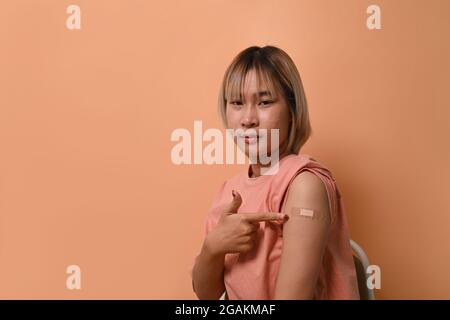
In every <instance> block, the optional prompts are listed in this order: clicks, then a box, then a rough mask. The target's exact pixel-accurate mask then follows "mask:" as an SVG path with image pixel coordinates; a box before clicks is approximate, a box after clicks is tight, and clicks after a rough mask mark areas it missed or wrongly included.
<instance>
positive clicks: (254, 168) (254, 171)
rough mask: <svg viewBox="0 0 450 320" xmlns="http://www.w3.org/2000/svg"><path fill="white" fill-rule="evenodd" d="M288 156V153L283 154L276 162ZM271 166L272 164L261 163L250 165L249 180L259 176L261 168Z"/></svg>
mask: <svg viewBox="0 0 450 320" xmlns="http://www.w3.org/2000/svg"><path fill="white" fill-rule="evenodd" d="M288 155H289V153H284V154H282V155H280V156H279V159H278V161H280V160H281V159H283V158H284V157H286V156H288ZM273 165H274V163H272V162H269V163H268V164H261V163H254V164H251V165H250V172H249V177H250V178H256V177H259V176H260V175H261V168H267V167H271V166H273Z"/></svg>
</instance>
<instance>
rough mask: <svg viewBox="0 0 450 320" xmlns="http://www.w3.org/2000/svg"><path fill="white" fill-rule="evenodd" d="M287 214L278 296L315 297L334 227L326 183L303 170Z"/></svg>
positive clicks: (295, 182) (294, 184) (293, 185)
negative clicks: (331, 226)
mask: <svg viewBox="0 0 450 320" xmlns="http://www.w3.org/2000/svg"><path fill="white" fill-rule="evenodd" d="M284 213H286V214H287V215H289V220H288V221H286V222H285V224H284V226H283V249H282V254H281V261H280V269H279V273H278V278H277V283H276V289H275V296H274V299H276V300H277V299H285V300H297V299H313V296H314V291H315V288H316V285H317V280H318V277H319V273H320V269H321V265H322V257H323V254H324V251H325V247H326V243H327V240H328V232H329V229H330V220H331V219H330V206H329V201H328V196H327V190H326V188H325V185H324V184H323V182H322V181H321V180H320V178H319V177H318V176H316V175H315V174H314V173H312V172H309V171H303V172H301V173H300V174H298V175H297V176H296V177H295V178H294V180H293V181H292V183H291V185H290V188H289V190H288V194H287V199H286V204H285V209H284Z"/></svg>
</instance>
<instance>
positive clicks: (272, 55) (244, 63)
mask: <svg viewBox="0 0 450 320" xmlns="http://www.w3.org/2000/svg"><path fill="white" fill-rule="evenodd" d="M250 70H255V72H256V75H257V76H256V79H257V88H258V92H259V91H260V84H261V82H262V83H264V85H265V86H266V88H267V91H268V92H269V95H270V96H271V97H272V98H274V99H276V98H277V96H276V92H277V91H279V92H282V94H283V95H284V98H285V100H286V102H287V104H288V107H289V110H290V115H291V122H290V124H289V130H288V131H289V136H288V143H287V147H286V150H287V152H288V153H295V154H298V153H299V151H300V148H301V147H302V146H303V145H304V144H305V143H306V141H307V140H308V138H309V137H310V135H311V134H312V129H311V124H310V121H309V113H308V104H307V101H306V96H305V92H304V90H303V84H302V80H301V78H300V74H299V72H298V70H297V67H296V66H295V64H294V62H293V61H292V59H291V58H290V57H289V55H288V54H287V53H286V52H284V51H283V50H281V49H279V48H277V47H274V46H265V47H262V48H261V47H258V46H252V47H249V48H247V49H245V50H243V51H241V52H240V53H239V54H238V55H237V56H236V57H235V58H234V59H233V61H232V62H231V64H230V65H229V66H228V68H227V70H226V71H225V75H224V77H223V80H222V85H221V87H220V92H219V104H218V107H219V114H220V117H221V119H222V122H223V124H224V126H225V127H227V125H228V124H227V118H226V107H227V101H230V100H235V99H239V100H243V91H244V90H243V89H244V83H245V77H246V75H247V73H248V72H249V71H250ZM275 89H276V90H275Z"/></svg>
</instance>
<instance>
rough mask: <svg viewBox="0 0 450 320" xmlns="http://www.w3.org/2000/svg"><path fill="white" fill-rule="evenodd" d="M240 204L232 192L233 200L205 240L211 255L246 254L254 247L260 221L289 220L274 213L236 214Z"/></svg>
mask: <svg viewBox="0 0 450 320" xmlns="http://www.w3.org/2000/svg"><path fill="white" fill-rule="evenodd" d="M241 204H242V198H241V196H240V194H239V193H238V192H237V191H234V190H233V200H232V201H231V202H230V203H229V204H228V205H227V207H226V208H225V209H224V211H223V213H222V215H221V217H220V219H219V222H218V223H217V225H216V227H215V228H213V229H212V230H211V231H210V232H209V233H208V235H207V236H206V239H205V246H206V247H207V249H208V251H209V252H210V253H211V254H212V255H224V254H226V253H245V252H248V251H250V250H251V249H252V248H253V246H254V245H255V241H256V236H257V231H258V230H259V222H260V221H282V220H283V219H286V220H287V219H289V216H288V215H286V214H283V213H276V212H258V213H245V214H243V213H237V211H238V209H239V207H240V206H241Z"/></svg>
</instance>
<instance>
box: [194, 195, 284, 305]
mask: <svg viewBox="0 0 450 320" xmlns="http://www.w3.org/2000/svg"><path fill="white" fill-rule="evenodd" d="M241 203H242V198H241V196H240V194H239V193H238V192H235V193H234V192H233V200H231V202H230V203H229V204H228V205H227V206H226V207H225V208H224V210H223V212H222V215H221V216H220V218H219V221H218V223H217V225H216V226H215V227H214V228H213V229H212V230H210V232H208V234H207V235H206V237H205V240H204V242H203V246H202V249H201V251H200V254H199V255H198V256H197V258H196V261H195V265H194V268H193V269H192V287H193V290H194V292H195V293H196V294H197V297H198V298H199V299H201V300H203V299H206V300H213V299H219V298H220V296H221V295H222V294H223V292H224V291H225V284H224V260H225V255H226V254H227V253H246V252H248V251H250V250H251V249H252V247H253V246H254V244H255V241H256V235H257V232H256V231H257V230H259V222H261V221H273V220H280V219H284V218H285V217H287V216H286V215H284V214H280V213H273V212H272V213H268V212H261V213H251V214H239V213H237V211H238V209H239V207H240V205H241Z"/></svg>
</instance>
